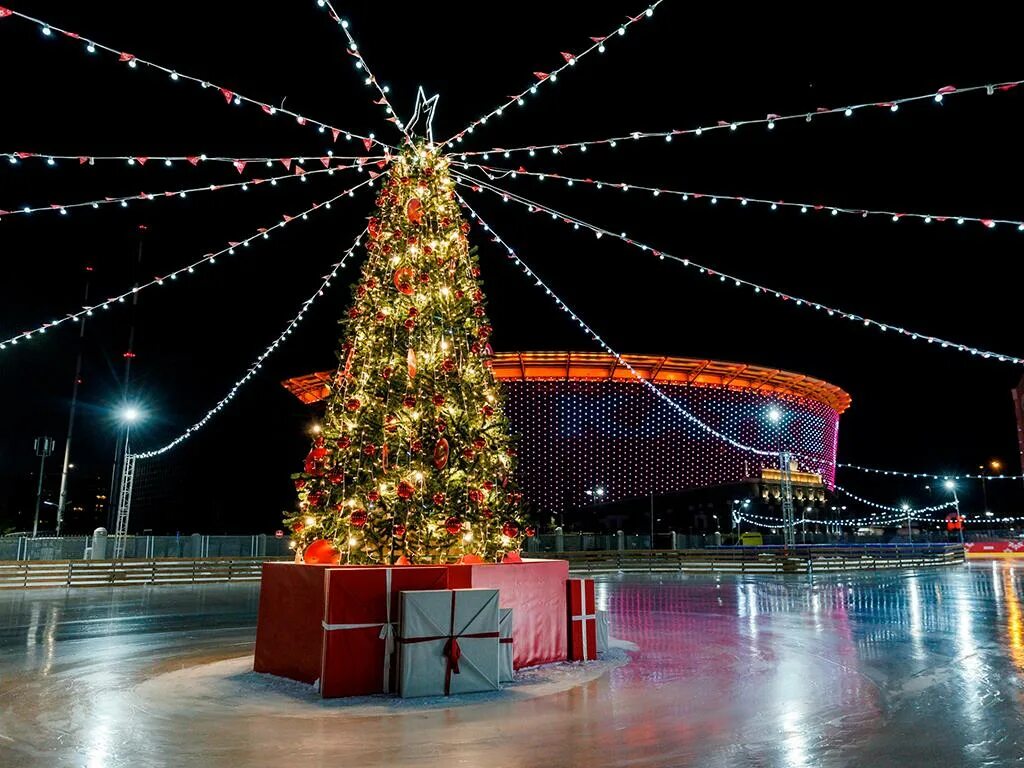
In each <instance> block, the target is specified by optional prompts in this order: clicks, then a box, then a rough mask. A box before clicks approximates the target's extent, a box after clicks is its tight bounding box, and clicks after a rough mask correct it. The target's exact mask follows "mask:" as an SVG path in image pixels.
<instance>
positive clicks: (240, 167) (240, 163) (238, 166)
mask: <svg viewBox="0 0 1024 768" xmlns="http://www.w3.org/2000/svg"><path fill="white" fill-rule="evenodd" d="M232 165H234V166H235V170H236V171H238V172H239V173H241V172H242V171H244V170H245V160H235V162H234V163H232Z"/></svg>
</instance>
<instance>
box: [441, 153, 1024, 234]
mask: <svg viewBox="0 0 1024 768" xmlns="http://www.w3.org/2000/svg"><path fill="white" fill-rule="evenodd" d="M452 164H453V165H457V166H459V167H462V168H466V169H472V168H478V169H480V171H481V172H483V174H484V175H485V176H487V178H488V179H490V180H491V181H500V180H502V179H506V178H511V179H517V178H519V177H521V176H526V177H529V178H535V179H537V180H538V181H544V180H545V179H556V180H558V181H564V182H565V183H566V186H568V187H578V185H588V186H592V187H594V188H595V189H598V190H601V189H605V188H608V189H615V190H621V191H622V192H647V193H650V194H651V196H652V197H660V196H661V195H666V196H669V197H678V198H680V199H681V200H682V201H683V202H686V201H687V200H690V199H693V200H705V201H707V202H708V204H709V205H717V204H718V203H719V202H720V201H722V200H725V201H728V202H733V203H739V205H740V206H741V207H743V208H746V207H747V206H748V205H754V206H764V207H767V208H770V209H771V210H773V211H776V210H779V209H780V208H791V209H798V210H799V211H800V213H809V212H813V211H823V212H827V213H830V214H831V215H832V216H838V215H839V214H845V215H851V216H856V217H857V218H861V219H866V218H868V217H869V216H870V217H876V218H877V217H882V218H886V219H890V220H891V221H893V222H898V221H902V220H903V219H908V220H912V219H914V220H918V221H922V222H924V223H925V224H931V223H932V222H936V223H940V224H941V223H943V222H956V223H957V224H964V223H966V222H972V223H977V224H981V225H982V226H984V227H986V228H987V229H995V228H996V226H997V225H1010V226H1012V227H1014V228H1015V229H1016V230H1017V231H1018V232H1024V220H1021V219H999V218H991V219H986V218H982V217H980V216H965V215H960V214H957V215H949V214H938V213H910V212H900V211H885V210H876V209H871V208H847V207H843V206H836V205H826V204H823V203H794V202H787V201H785V200H769V199H765V198H758V197H743V196H740V195H720V194H714V193H711V192H689V191H682V190H676V189H667V188H664V187H651V186H647V185H644V184H628V183H625V182H615V181H603V180H601V179H593V178H578V177H575V176H565V175H563V174H560V173H554V172H551V171H547V172H539V171H528V170H526V169H525V168H523V167H522V166H520V167H519V168H496V167H494V166H489V165H479V164H476V163H463V162H459V161H455V162H453V163H452Z"/></svg>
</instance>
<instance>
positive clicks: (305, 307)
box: [135, 192, 366, 459]
mask: <svg viewBox="0 0 1024 768" xmlns="http://www.w3.org/2000/svg"><path fill="white" fill-rule="evenodd" d="M345 194H347V193H346V192H342V193H341V195H338V197H341V196H342V195H345ZM338 197H335V198H333V200H337V199H338ZM364 234H366V230H365V229H364V230H363V231H362V232H360V233H359V234H358V235H357V236H356V239H355V242H353V243H352V245H351V246H349V249H348V250H347V251H345V253H344V255H343V256H342V257H341V260H340V261H339V262H337V263H336V264H333V265H332V266H331V271H330V272H329V273H328V274H327V275H326V276H325V277H324V279H323V282H322V283H321V284H320V287H319V288H317V290H316V292H314V293H313V295H312V296H310V297H309V298H308V299H306V300H305V301H304V302H302V307H301V308H300V309H299V311H298V314H296V315H295V317H293V318H292V319H291V321H290V322H289V323H288V325H286V326H285V329H284V330H283V331H281V333H280V335H278V337H277V338H276V339H274V340H273V341H272V342H270V344H269V345H268V346H267V348H266V349H264V350H263V351H262V352H261V353H260V355H259V357H257V358H256V360H255V361H253V363H252V365H250V366H249V369H248V370H247V371H246V372H245V375H244V376H242V378H240V379H239V380H238V381H236V382H235V383H234V384H233V385H232V386H231V389H229V390H228V393H227V394H226V395H224V397H222V398H221V399H220V400H219V401H218V402H217V404H216V405H215V406H213V408H211V409H210V410H208V411H207V412H206V415H205V416H203V418H201V419H200V420H199V421H197V422H196V423H195V424H193V425H192V426H191V427H189V428H188V429H186V430H185V431H184V432H182V433H181V434H180V435H178V436H177V437H176V438H174V439H173V440H171V442H169V443H167V444H166V445H164V446H163V447H162V448H156V449H154V450H152V451H145V452H143V453H137V454H135V458H136V459H151V458H153V457H154V456H159V455H160V454H162V453H166V452H167V451H169V450H171V449H172V448H175V447H177V446H178V445H180V444H181V443H183V442H184V441H185V440H187V439H188V438H190V437H192V435H194V434H195V433H196V432H198V431H199V430H200V429H202V428H203V427H205V426H206V424H207V423H208V422H209V421H210V419H212V418H213V417H214V416H216V415H217V413H218V412H219V411H220V410H221V409H222V408H223V407H224V406H226V405H227V404H228V403H229V402H231V400H233V399H234V397H235V395H236V394H237V393H238V390H239V389H241V388H242V386H244V385H245V383H246V382H247V381H249V379H251V378H252V377H253V376H255V375H256V371H258V370H259V369H260V368H262V367H263V362H264V361H265V360H266V359H267V358H268V357H270V355H271V354H273V352H274V350H276V349H277V348H278V347H279V346H281V344H283V343H284V341H285V339H286V338H287V337H288V336H290V335H291V333H292V331H293V330H294V329H295V326H296V325H298V324H299V322H300V321H301V320H302V318H303V316H304V315H305V314H306V312H307V311H309V308H310V307H311V306H313V303H314V302H315V301H316V300H317V299H318V298H320V297H321V296H323V295H324V291H326V290H327V288H328V287H329V286H330V285H331V280H333V279H334V278H335V277H336V276H337V274H338V271H339V270H340V269H341V268H342V267H344V266H345V262H346V261H347V260H348V258H349V256H351V255H352V252H353V251H354V250H355V249H356V248H358V247H359V244H360V242H361V240H362V237H363V235H364Z"/></svg>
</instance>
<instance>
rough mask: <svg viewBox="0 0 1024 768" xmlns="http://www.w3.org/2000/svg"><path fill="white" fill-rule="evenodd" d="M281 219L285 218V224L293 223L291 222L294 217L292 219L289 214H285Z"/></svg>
mask: <svg viewBox="0 0 1024 768" xmlns="http://www.w3.org/2000/svg"><path fill="white" fill-rule="evenodd" d="M281 218H283V219H284V220H285V222H289V221H291V220H292V217H291V216H289V215H288V214H287V213H285V214H282V215H281Z"/></svg>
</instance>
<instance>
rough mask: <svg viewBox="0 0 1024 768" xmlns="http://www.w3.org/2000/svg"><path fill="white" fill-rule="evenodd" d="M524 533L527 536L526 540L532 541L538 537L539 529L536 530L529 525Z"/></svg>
mask: <svg viewBox="0 0 1024 768" xmlns="http://www.w3.org/2000/svg"><path fill="white" fill-rule="evenodd" d="M523 533H525V534H526V538H528V539H532V538H533V537H534V536H536V535H537V529H536V528H534V527H533V526H532V525H528V526H526V528H524V529H523Z"/></svg>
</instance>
